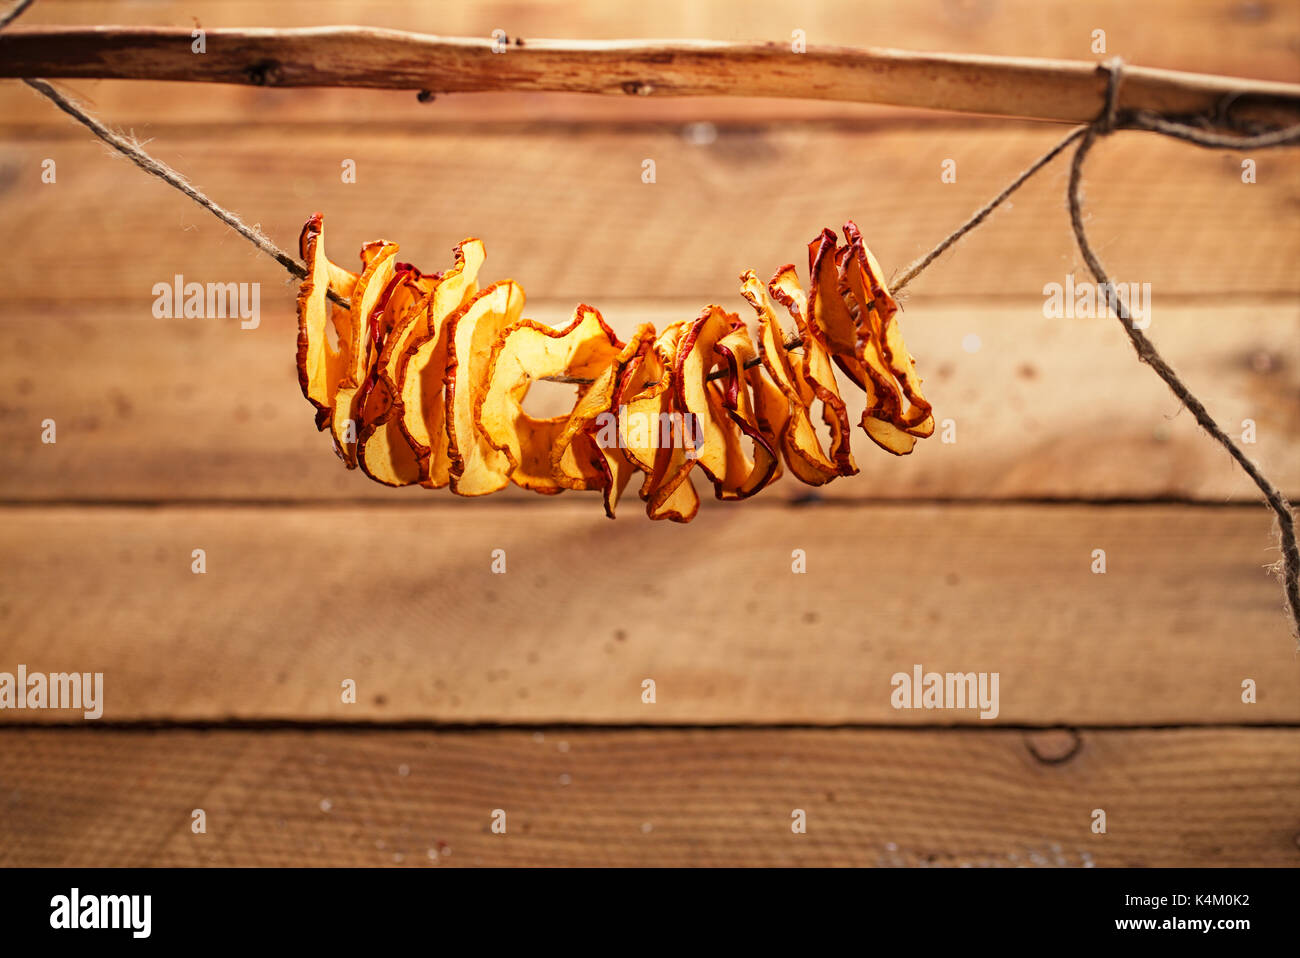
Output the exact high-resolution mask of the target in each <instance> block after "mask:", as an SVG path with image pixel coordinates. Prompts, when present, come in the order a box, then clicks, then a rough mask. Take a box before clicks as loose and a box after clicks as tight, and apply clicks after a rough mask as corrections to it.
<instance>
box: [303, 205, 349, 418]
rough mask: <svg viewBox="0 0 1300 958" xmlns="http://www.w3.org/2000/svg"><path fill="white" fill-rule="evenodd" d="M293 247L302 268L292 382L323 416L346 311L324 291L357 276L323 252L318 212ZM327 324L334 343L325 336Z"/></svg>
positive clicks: (337, 370) (342, 289)
mask: <svg viewBox="0 0 1300 958" xmlns="http://www.w3.org/2000/svg"><path fill="white" fill-rule="evenodd" d="M298 248H299V251H300V252H301V253H302V258H303V262H305V263H306V264H307V270H308V272H307V276H306V277H305V278H304V279H303V281H302V285H301V286H299V288H298V384H299V385H300V386H301V387H302V394H303V396H305V397H306V398H307V400H308V402H310V403H311V404H312V405H313V406H315V407H316V409H317V411H318V412H319V413H324V414H326V415H328V413H329V412H330V410H332V409H333V408H334V396H335V393H336V392H337V391H338V386H339V381H340V380H341V379H342V378H343V357H342V353H341V343H342V342H343V341H345V340H346V339H348V337H349V335H350V332H351V316H350V314H349V313H348V311H347V310H345V309H343V308H342V307H340V306H337V305H336V304H334V303H332V302H330V300H329V299H328V293H329V291H330V290H333V291H334V292H336V293H338V294H339V295H341V296H343V297H348V296H351V295H352V289H353V287H354V286H355V285H356V282H357V277H356V275H355V274H353V273H349V272H348V271H347V270H345V269H343V268H342V267H340V266H335V265H334V264H333V263H331V262H330V261H329V259H328V258H327V257H326V256H325V218H324V216H323V215H322V214H320V213H316V214H314V215H313V216H312V217H311V218H310V219H309V220H307V223H306V225H304V226H303V228H302V233H301V235H300V236H299V238H298ZM331 326H332V327H333V329H334V334H335V339H336V340H337V341H338V342H339V343H340V345H337V346H336V345H334V344H333V343H332V342H331V341H330V334H329V329H330V327H331ZM317 425H318V427H320V428H322V429H323V428H324V420H323V419H322V418H320V417H318V421H317Z"/></svg>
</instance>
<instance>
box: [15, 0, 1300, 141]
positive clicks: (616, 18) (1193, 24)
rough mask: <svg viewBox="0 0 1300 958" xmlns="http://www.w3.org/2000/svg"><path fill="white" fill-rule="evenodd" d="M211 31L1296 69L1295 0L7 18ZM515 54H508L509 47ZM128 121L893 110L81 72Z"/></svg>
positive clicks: (408, 6) (622, 118)
mask: <svg viewBox="0 0 1300 958" xmlns="http://www.w3.org/2000/svg"><path fill="white" fill-rule="evenodd" d="M196 21H197V23H199V24H201V25H202V26H203V27H205V28H215V27H230V26H246V27H253V26H323V25H336V24H364V25H369V26H379V27H390V28H396V29H406V30H418V31H424V32H432V33H438V34H442V35H446V36H458V35H460V36H480V37H486V36H489V35H491V33H492V31H493V30H496V29H501V30H504V31H505V32H506V33H507V34H508V35H509V36H510V37H512V38H517V37H523V38H528V37H552V38H576V39H618V38H625V37H628V36H639V37H660V38H688V39H689V38H700V39H716V40H762V41H771V42H775V43H781V44H790V43H791V42H792V40H793V31H795V30H802V31H803V32H804V35H805V39H806V42H807V43H808V44H809V45H812V46H816V45H820V44H831V45H838V46H888V47H899V48H903V49H911V50H945V51H951V52H959V53H987V54H1003V55H1012V56H1032V57H1055V58H1062V59H1075V60H1098V61H1100V60H1102V59H1105V58H1106V57H1107V56H1115V55H1118V56H1122V57H1123V58H1124V59H1125V60H1126V61H1128V62H1129V63H1135V64H1141V65H1143V66H1153V67H1165V68H1169V69H1182V70H1191V71H1198V72H1211V73H1221V74H1227V75H1235V76H1249V77H1258V78H1263V79H1277V80H1294V79H1295V78H1296V76H1297V75H1300V56H1298V55H1297V53H1296V49H1297V48H1296V40H1297V37H1300V10H1298V9H1297V8H1296V7H1295V6H1294V5H1289V4H1255V3H1240V2H1237V0H1151V2H1146V3H1141V4H1134V3H1129V2H1125V0H1100V2H1090V3H1087V4H1079V3H1072V2H1065V0H1056V2H1039V0H1019V2H1006V0H1004V2H1000V3H992V2H986V0H978V2H953V0H916V2H910V3H907V4H898V3H895V2H890V0H869V2H862V0H833V2H823V3H816V4H801V5H799V6H798V7H797V8H796V7H791V6H790V5H789V4H785V3H779V2H775V0H764V2H760V3H741V2H739V0H729V2H723V3H709V4H700V3H696V2H692V0H672V2H660V3H654V4H650V5H645V6H643V7H638V8H637V9H636V11H635V14H634V15H632V14H630V13H629V11H628V10H627V9H626V8H625V7H624V6H622V5H620V4H611V3H602V2H600V0H584V2H579V3H574V2H568V0H564V2H561V0H544V2H533V3H527V4H524V3H517V2H512V0H493V2H487V3H481V2H480V3H473V4H466V3H451V2H420V3H403V2H397V0H382V2H374V0H366V2H360V0H324V2H321V0H288V2H279V3H276V4H265V3H258V2H253V0H226V2H222V3H207V4H204V5H203V8H202V9H201V10H196V9H195V8H194V7H192V6H189V5H186V4H184V3H180V2H175V0H168V2H149V3H141V2H134V3H133V2H126V0H119V2H116V3H114V4H113V5H112V7H111V8H106V7H104V6H103V4H101V3H98V2H95V0H64V2H42V3H40V4H37V5H36V6H35V7H33V8H32V9H31V10H29V11H28V12H27V13H26V14H24V16H23V18H22V19H21V20H20V21H18V23H17V24H15V26H14V27H11V29H21V28H23V27H25V26H36V25H42V24H48V25H72V24H93V23H106V22H113V23H120V24H138V25H175V26H184V27H192V26H194V25H195V24H196ZM1096 30H1103V31H1105V34H1106V36H1105V40H1106V50H1105V53H1100V52H1096V51H1095V50H1094V31H1096ZM504 55H506V56H508V55H509V54H508V53H507V54H504ZM69 86H70V88H71V89H74V90H77V91H79V92H84V93H86V94H88V95H90V96H91V97H92V98H93V99H94V100H95V101H96V103H97V104H98V105H99V106H100V108H101V109H104V110H106V111H108V112H109V114H110V115H111V116H113V117H114V118H115V119H116V120H118V121H119V122H121V123H123V124H127V125H135V126H136V127H137V128H139V127H140V126H141V125H142V124H145V123H149V122H156V121H163V120H166V121H177V120H180V121H184V122H195V121H198V122H215V121H221V122H237V123H240V124H244V123H278V122H283V121H285V120H291V121H294V122H301V121H303V120H309V121H318V122H331V121H336V120H338V119H339V118H340V117H342V116H346V115H350V114H351V115H358V114H359V115H361V116H363V117H364V118H365V119H366V120H367V121H392V122H403V123H417V124H420V125H425V124H444V123H445V124H462V123H464V122H466V121H471V122H475V121H482V120H484V119H493V120H499V121H517V120H523V119H536V118H538V117H539V116H542V117H546V118H547V119H550V120H553V121H564V120H574V119H578V120H605V121H610V120H613V121H618V122H624V123H626V122H663V121H665V120H680V119H681V118H682V117H683V116H685V117H688V118H699V119H711V120H715V121H736V120H746V119H751V120H752V119H754V118H758V117H762V116H765V115H775V116H778V117H780V118H783V119H790V118H806V117H809V116H815V117H822V118H829V117H846V116H847V117H858V118H865V117H870V116H879V115H882V114H884V115H888V114H887V113H886V111H881V110H880V109H878V108H873V107H858V106H854V105H837V104H829V103H799V102H794V103H790V102H782V101H747V100H737V99H729V100H728V99H708V100H704V99H700V100H691V101H674V100H665V99H659V98H657V97H617V98H601V97H580V96H547V95H533V96H497V95H485V96H479V97H465V96H454V95H453V96H444V97H440V98H439V100H438V101H436V103H435V104H421V103H418V102H416V100H415V97H414V95H413V93H414V91H412V93H410V94H405V93H404V94H371V93H367V92H360V91H354V90H331V91H318V92H313V93H285V92H282V91H274V90H238V89H218V90H196V89H195V88H194V87H193V86H192V85H185V84H140V83H131V82H121V81H118V82H113V81H109V82H103V83H93V82H92V83H72V84H70V85H69ZM0 117H3V118H4V119H3V120H2V121H0V122H11V123H39V124H50V123H51V122H52V118H53V114H52V113H51V112H50V111H49V110H48V109H46V108H45V107H43V106H42V104H40V103H39V102H37V101H35V100H34V99H33V98H32V97H31V96H30V95H29V94H28V93H27V91H26V90H25V89H23V88H21V87H19V86H18V85H16V84H5V85H3V86H0Z"/></svg>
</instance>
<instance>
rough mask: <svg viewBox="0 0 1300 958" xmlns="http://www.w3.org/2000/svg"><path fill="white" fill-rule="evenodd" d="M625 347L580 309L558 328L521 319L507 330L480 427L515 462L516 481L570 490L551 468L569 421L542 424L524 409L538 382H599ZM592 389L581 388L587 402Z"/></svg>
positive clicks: (479, 410)
mask: <svg viewBox="0 0 1300 958" xmlns="http://www.w3.org/2000/svg"><path fill="white" fill-rule="evenodd" d="M622 348H623V344H622V343H621V342H619V341H618V337H617V336H615V335H614V332H613V330H611V329H610V328H609V327H608V326H606V325H605V321H604V319H602V318H601V315H600V313H598V312H597V311H596V310H594V309H592V308H591V307H590V306H585V305H580V306H579V307H578V308H577V309H576V310H575V311H574V316H573V322H572V323H570V324H569V325H568V326H567V327H566V328H565V329H554V328H552V327H550V326H544V325H542V324H541V323H538V322H535V321H533V320H531V319H521V320H519V322H517V323H515V324H514V325H512V326H510V327H509V328H508V329H506V330H504V331H503V332H502V333H501V335H500V337H499V338H498V339H497V341H496V343H495V344H493V346H492V357H491V359H490V360H489V362H488V375H487V388H486V390H485V391H484V393H483V395H482V396H480V397H478V399H477V401H476V408H475V411H474V413H475V422H476V423H477V425H478V427H479V429H481V430H482V431H483V434H484V435H485V436H486V437H487V440H488V442H489V443H491V444H492V446H493V447H494V448H496V449H499V450H500V451H501V452H503V453H505V454H506V457H507V458H508V459H509V460H510V481H511V482H514V483H516V484H517V485H519V486H522V487H523V488H525V489H531V490H533V491H534V492H540V493H543V494H546V495H555V494H556V493H560V492H563V491H564V486H563V485H561V484H560V483H559V482H558V481H557V480H556V478H555V474H554V473H553V471H552V469H551V448H552V447H553V446H554V445H555V443H556V440H557V439H558V438H559V435H560V433H561V432H562V431H563V430H564V426H565V424H566V423H567V421H568V418H569V417H568V416H567V415H565V416H553V417H551V418H549V419H538V418H535V417H533V416H530V415H528V414H527V413H525V412H524V410H523V401H524V397H525V396H526V395H527V394H528V388H529V386H530V385H531V383H532V382H533V380H535V379H541V378H543V377H547V376H572V377H574V378H582V379H595V378H596V377H597V376H599V375H600V373H601V372H603V371H604V369H605V367H607V366H608V365H609V364H610V363H611V362H613V361H614V359H615V357H617V356H618V354H619V352H620V351H621V349H622ZM588 388H590V387H589V386H584V387H582V389H580V391H579V394H578V397H579V398H581V397H582V395H583V393H585V391H586V389H588Z"/></svg>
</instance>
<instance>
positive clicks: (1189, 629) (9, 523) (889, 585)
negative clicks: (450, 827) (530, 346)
mask: <svg viewBox="0 0 1300 958" xmlns="http://www.w3.org/2000/svg"><path fill="white" fill-rule="evenodd" d="M1269 525H1270V523H1269V516H1268V513H1267V512H1266V511H1265V510H1264V509H1263V508H1262V507H1246V508H1212V507H1180V506H1165V507H1161V506H1134V507H1128V506H1114V507H1099V506H1091V507H1088V506H962V505H953V504H950V505H946V506H942V507H940V506H930V505H921V506H872V505H866V504H854V505H852V506H832V505H829V504H828V505H822V506H813V507H806V508H803V509H798V508H789V507H785V508H781V507H777V508H769V507H765V506H763V505H762V504H760V503H748V504H740V505H736V504H721V503H719V504H713V503H709V504H708V505H706V508H705V509H704V510H703V514H702V516H701V517H700V518H699V519H697V520H696V521H695V522H694V523H692V524H691V525H689V526H685V527H682V526H671V525H668V524H665V523H651V522H649V521H648V520H645V519H644V518H639V517H637V516H635V515H629V516H627V517H626V518H623V519H619V520H617V521H616V522H610V521H609V520H607V519H605V518H604V517H603V515H601V514H600V509H599V506H598V504H597V503H596V502H594V501H591V500H588V501H587V502H586V504H585V506H584V505H581V504H578V503H576V502H575V503H569V502H566V501H563V500H561V501H555V500H549V501H544V502H536V503H529V504H527V505H523V504H520V505H516V506H513V507H511V506H504V505H493V504H492V503H490V502H479V503H471V504H468V505H463V506H461V507H458V508H441V507H437V506H428V507H422V506H412V507H397V508H391V509H388V508H362V507H355V506H351V507H349V506H339V507H334V508H321V507H310V506H303V507H300V508H287V509H268V508H251V509H250V508H164V509H150V508H127V509H113V508H98V509H78V508H59V509H44V508H40V509H37V508H11V509H6V510H4V512H3V521H2V522H0V555H3V556H5V557H7V558H6V563H5V564H6V575H5V576H4V579H3V582H2V584H0V632H3V633H4V635H5V636H6V638H5V641H4V646H3V649H4V658H3V661H2V662H0V669H2V670H4V671H10V672H13V671H15V670H16V668H17V666H18V665H19V664H25V665H26V666H27V667H28V669H29V670H30V671H32V672H37V671H39V672H63V671H79V672H103V673H104V687H105V695H104V713H103V719H102V720H103V721H109V722H112V721H136V720H186V721H191V720H193V721H223V720H227V719H237V720H294V721H411V720H418V721H428V720H432V721H439V722H456V723H481V722H487V723H492V722H527V723H555V722H574V723H593V722H594V723H612V724H661V723H757V724H771V723H791V722H794V723H819V724H821V723H829V724H834V723H845V722H854V723H862V722H867V723H888V724H932V725H933V724H940V725H948V724H973V725H977V726H987V725H989V724H990V720H983V719H980V718H979V717H978V713H977V712H976V711H972V710H949V711H936V710H926V709H916V710H911V711H907V710H897V709H895V708H894V707H893V706H892V704H891V691H892V687H891V680H892V677H893V675H894V674H896V673H899V672H902V673H906V674H909V675H910V674H911V672H912V670H913V667H914V666H915V665H918V664H919V665H921V666H922V667H923V669H924V670H925V671H937V672H963V673H964V672H972V671H973V672H997V673H999V676H1000V678H999V689H1000V691H999V714H998V715H997V717H996V719H994V720H993V721H996V722H999V723H1009V724H1026V725H1052V724H1057V723H1069V724H1089V725H1135V724H1154V725H1169V724H1181V723H1187V724H1202V723H1232V724H1252V723H1272V722H1284V721H1285V722H1294V721H1297V720H1298V719H1300V698H1298V697H1297V695H1296V693H1295V689H1296V679H1297V669H1300V664H1298V662H1297V659H1296V657H1295V654H1294V653H1295V643H1294V642H1293V641H1292V639H1291V638H1290V637H1289V635H1288V633H1287V628H1286V623H1285V621H1284V619H1283V617H1282V611H1281V591H1280V589H1279V587H1278V585H1277V583H1276V581H1275V580H1273V579H1272V578H1271V577H1270V576H1269V575H1267V573H1266V572H1265V570H1264V566H1265V564H1266V563H1269V562H1271V561H1273V560H1275V559H1276V557H1277V552H1276V546H1275V544H1274V541H1273V540H1272V539H1271V537H1270V534H1269ZM194 549H203V550H205V563H206V570H207V571H206V572H205V573H204V574H201V575H200V574H194V573H193V572H192V571H191V569H192V559H191V556H192V552H193V550H194ZM796 549H799V550H803V552H804V554H805V560H806V568H807V570H808V572H807V573H806V574H796V573H795V572H794V571H792V570H793V568H794V550H796ZM1095 549H1102V550H1105V554H1106V569H1107V571H1106V573H1105V574H1104V575H1102V574H1094V573H1093V572H1092V571H1090V570H1091V568H1092V566H1093V563H1094V561H1095V560H1094V556H1093V550H1095ZM494 550H503V558H504V562H505V569H506V571H505V573H504V574H494V573H493V572H492V571H491V568H492V563H493V558H494V556H493V552H494ZM882 550H883V551H882ZM742 557H743V558H742ZM349 679H350V680H353V681H354V682H355V685H356V701H355V703H345V702H344V701H343V694H342V690H343V688H344V685H343V683H344V682H345V681H346V680H349ZM646 679H651V680H653V681H654V683H655V686H656V694H655V699H656V700H655V702H654V703H653V704H647V703H645V702H644V701H643V695H642V691H643V682H644V680H646ZM1246 679H1252V680H1254V682H1255V684H1256V686H1257V689H1258V702H1257V704H1243V702H1242V694H1241V693H1242V683H1243V681H1244V680H1246ZM0 722H6V723H13V722H64V723H67V722H71V723H72V724H75V725H81V724H83V719H82V717H81V714H80V713H77V712H68V711H52V710H46V711H33V710H17V709H12V710H6V711H4V712H0Z"/></svg>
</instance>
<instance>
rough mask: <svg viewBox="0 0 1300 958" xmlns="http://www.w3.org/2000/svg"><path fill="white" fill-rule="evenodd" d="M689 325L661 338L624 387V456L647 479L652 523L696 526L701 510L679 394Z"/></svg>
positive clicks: (633, 366) (631, 367) (644, 487)
mask: <svg viewBox="0 0 1300 958" xmlns="http://www.w3.org/2000/svg"><path fill="white" fill-rule="evenodd" d="M689 325H690V324H689V323H687V322H686V321H684V320H683V321H680V322H676V323H673V324H672V325H670V326H669V327H668V328H667V329H665V330H664V331H663V332H662V333H660V334H659V338H658V339H656V340H655V341H654V345H653V346H652V347H651V348H650V349H648V350H645V351H644V352H642V353H641V354H640V356H639V357H638V358H637V359H634V360H633V361H632V362H631V363H629V364H628V369H627V373H626V375H625V376H624V380H623V383H622V385H621V386H620V387H619V395H620V397H621V402H620V406H626V410H625V411H624V414H623V417H622V422H621V423H620V428H621V429H622V444H623V450H624V452H625V453H626V454H627V457H628V460H629V462H631V464H632V465H633V466H634V467H635V468H637V469H639V470H641V471H642V472H644V473H645V479H644V480H643V481H642V483H641V489H640V491H639V494H640V496H641V498H642V499H644V500H645V503H646V515H648V516H649V517H650V518H651V519H670V520H672V521H673V522H690V521H691V520H692V519H694V518H695V514H696V513H697V512H699V509H700V497H699V494H698V493H696V491H695V487H694V485H692V483H691V479H690V472H691V470H692V469H693V468H695V463H696V462H697V461H698V460H696V459H695V457H694V455H693V451H694V449H693V443H692V445H691V446H688V445H687V439H686V436H685V435H684V431H683V429H682V427H683V425H684V419H683V416H682V413H683V411H684V410H682V409H681V408H680V407H679V406H678V405H677V391H676V390H675V389H674V388H673V376H674V373H673V368H674V366H675V359H676V355H677V347H678V343H679V342H680V341H681V337H682V334H683V333H684V332H685V330H686V329H687V327H688V326H689ZM688 452H689V453H690V454H688Z"/></svg>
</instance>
